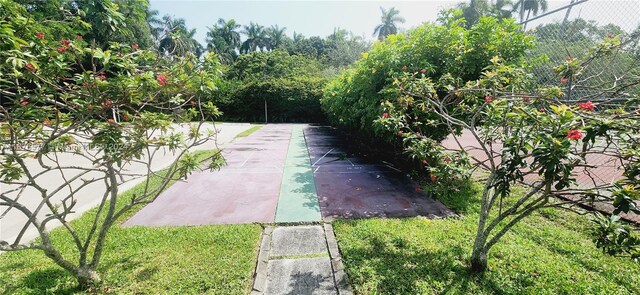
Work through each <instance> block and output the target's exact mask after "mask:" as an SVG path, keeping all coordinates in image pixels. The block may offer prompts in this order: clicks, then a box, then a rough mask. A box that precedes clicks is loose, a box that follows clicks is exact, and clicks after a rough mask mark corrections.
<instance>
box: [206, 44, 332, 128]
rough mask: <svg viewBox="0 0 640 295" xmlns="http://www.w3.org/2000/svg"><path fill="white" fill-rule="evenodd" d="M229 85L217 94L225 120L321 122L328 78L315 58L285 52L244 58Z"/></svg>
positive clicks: (230, 77) (244, 56)
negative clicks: (265, 115) (321, 102)
mask: <svg viewBox="0 0 640 295" xmlns="http://www.w3.org/2000/svg"><path fill="white" fill-rule="evenodd" d="M227 76H228V78H229V79H228V80H229V81H228V82H226V85H224V86H222V87H221V90H220V91H219V92H218V95H219V96H220V99H221V101H220V104H221V110H222V112H223V113H224V117H225V119H226V120H232V121H253V122H256V121H264V120H265V117H264V113H265V109H264V108H265V103H266V105H267V111H268V121H269V122H318V121H322V120H323V115H322V111H321V110H320V98H321V97H322V88H323V87H324V85H325V81H326V80H325V78H323V77H322V67H321V65H320V64H319V63H318V61H316V60H315V59H312V58H308V57H304V56H299V55H298V56H292V55H289V54H288V53H287V52H285V51H279V50H277V51H272V52H254V53H251V54H247V55H242V56H240V58H238V60H237V61H236V63H235V64H234V65H233V66H232V67H231V68H230V69H229V70H228V73H227Z"/></svg>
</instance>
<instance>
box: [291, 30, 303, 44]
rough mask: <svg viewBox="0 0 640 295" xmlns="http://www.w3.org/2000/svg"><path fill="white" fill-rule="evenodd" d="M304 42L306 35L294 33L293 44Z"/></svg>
mask: <svg viewBox="0 0 640 295" xmlns="http://www.w3.org/2000/svg"><path fill="white" fill-rule="evenodd" d="M302 40H304V35H302V34H300V33H296V32H293V42H300V41H302Z"/></svg>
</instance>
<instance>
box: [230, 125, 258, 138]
mask: <svg viewBox="0 0 640 295" xmlns="http://www.w3.org/2000/svg"><path fill="white" fill-rule="evenodd" d="M262 126H263V125H255V126H253V127H251V128H249V129H247V130H245V131H242V132H240V133H238V135H236V138H238V137H247V136H249V135H251V134H252V133H254V132H256V131H258V130H260V128H262Z"/></svg>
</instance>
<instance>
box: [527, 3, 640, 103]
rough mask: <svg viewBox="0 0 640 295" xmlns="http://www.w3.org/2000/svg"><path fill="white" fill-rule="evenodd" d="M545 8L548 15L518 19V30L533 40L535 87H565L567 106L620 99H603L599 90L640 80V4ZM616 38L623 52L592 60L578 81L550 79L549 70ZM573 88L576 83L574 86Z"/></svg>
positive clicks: (582, 4) (639, 90)
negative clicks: (583, 102)
mask: <svg viewBox="0 0 640 295" xmlns="http://www.w3.org/2000/svg"><path fill="white" fill-rule="evenodd" d="M548 3H549V9H548V10H547V12H546V13H544V14H541V15H539V16H535V17H530V18H528V19H527V12H524V13H523V18H524V21H522V25H523V28H525V30H526V31H527V32H528V33H529V34H531V35H533V36H535V37H536V39H537V46H536V49H535V50H532V51H530V52H529V53H528V54H529V60H531V61H533V62H534V67H533V74H534V77H535V79H536V81H537V82H538V83H539V84H541V85H564V86H565V87H566V88H567V89H566V90H567V91H565V93H568V94H569V93H570V95H567V97H566V98H567V99H571V100H592V101H595V100H604V99H611V98H614V99H615V98H622V97H618V96H624V93H615V92H609V94H610V96H613V97H602V96H603V95H606V94H603V93H602V91H601V90H602V89H608V88H612V89H613V88H616V87H619V85H620V83H621V82H623V81H631V80H634V79H635V80H638V79H639V77H640V0H626V1H617V0H609V1H598V0H565V1H553V2H552V1H549V2H548ZM552 5H553V7H551V6H552ZM529 16H531V14H529ZM616 36H618V38H620V41H621V42H622V43H623V44H624V46H623V49H622V50H620V51H618V52H617V53H615V54H613V55H611V56H608V57H606V58H601V59H597V60H595V61H594V62H593V63H592V64H591V65H590V66H589V68H588V69H587V70H586V71H585V73H583V74H582V75H581V77H580V80H581V81H566V80H563V81H561V77H558V76H557V75H555V73H554V71H553V67H554V66H557V65H559V64H561V63H563V62H564V61H565V60H567V59H568V58H572V57H577V58H582V57H583V56H585V54H587V53H588V51H589V50H590V49H592V48H594V46H596V45H597V44H598V43H600V42H602V41H604V40H605V39H606V38H614V37H616ZM563 82H564V83H563ZM575 82H581V83H579V84H580V85H578V86H574V84H575ZM572 84H573V85H572ZM569 90H570V91H569ZM625 91H626V92H625V93H626V94H628V92H629V91H635V92H636V93H638V92H640V87H638V86H635V87H631V88H630V89H625Z"/></svg>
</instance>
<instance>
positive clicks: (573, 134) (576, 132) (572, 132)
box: [567, 129, 583, 140]
mask: <svg viewBox="0 0 640 295" xmlns="http://www.w3.org/2000/svg"><path fill="white" fill-rule="evenodd" d="M582 137H583V135H582V133H580V130H577V129H571V130H569V132H567V138H569V139H573V140H578V139H580V138H582Z"/></svg>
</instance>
